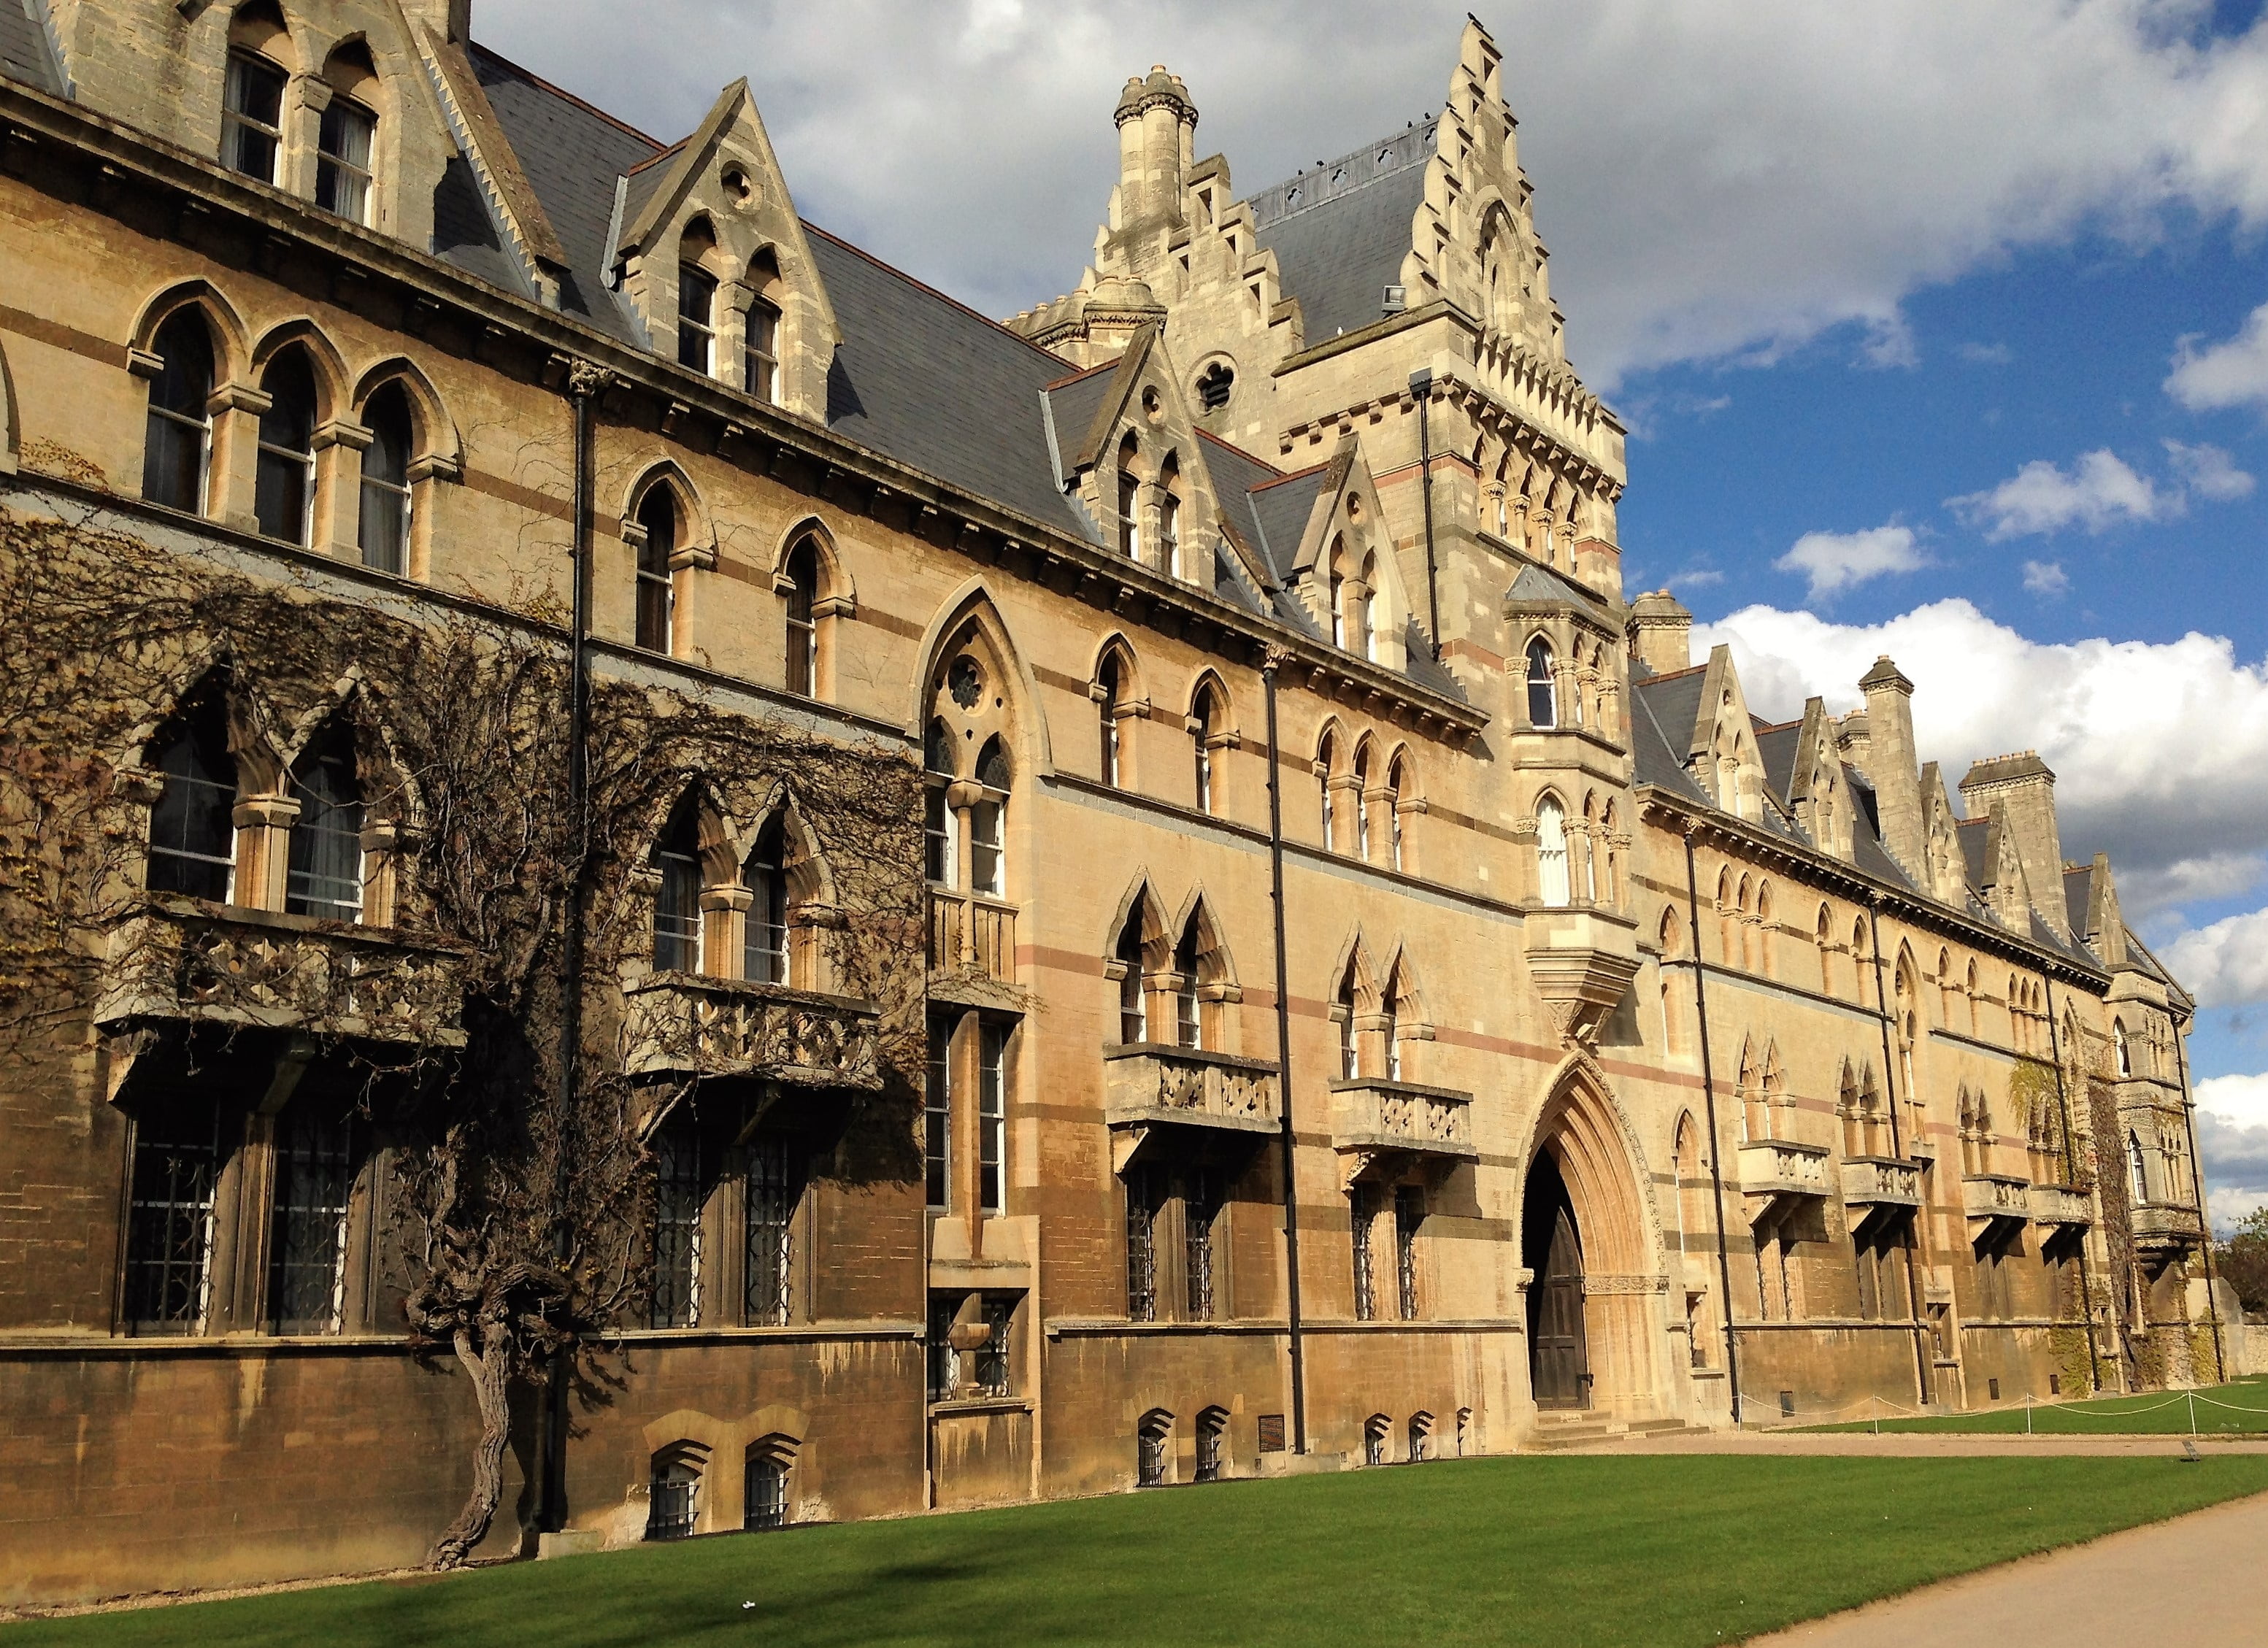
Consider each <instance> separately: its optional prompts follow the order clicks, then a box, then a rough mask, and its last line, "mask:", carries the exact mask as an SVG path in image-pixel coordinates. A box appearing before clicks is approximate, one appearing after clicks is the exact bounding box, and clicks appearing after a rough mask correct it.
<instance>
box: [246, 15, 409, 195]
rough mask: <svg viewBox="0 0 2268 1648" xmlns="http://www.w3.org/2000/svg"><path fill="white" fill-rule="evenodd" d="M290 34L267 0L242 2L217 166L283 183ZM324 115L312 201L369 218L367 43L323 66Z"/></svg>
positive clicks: (372, 131)
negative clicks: (250, 2)
mask: <svg viewBox="0 0 2268 1648" xmlns="http://www.w3.org/2000/svg"><path fill="white" fill-rule="evenodd" d="M292 55H293V54H292V50H291V36H290V34H289V33H287V32H286V30H285V28H284V19H283V17H282V15H281V14H280V13H279V12H278V11H276V7H275V6H274V5H273V4H268V3H267V0H254V4H250V5H247V6H243V7H240V8H239V10H238V11H237V13H236V15H235V17H234V18H232V20H231V22H230V25H229V54H228V73H227V76H226V77H225V79H224V81H223V82H222V92H221V142H220V158H221V164H222V165H223V166H226V167H228V169H229V170H230V171H232V172H236V173H242V174H243V175H244V176H246V177H248V178H251V179H254V180H255V181H258V182H261V183H265V184H268V185H269V187H271V188H283V187H284V186H285V183H286V179H285V177H284V169H283V166H284V156H285V152H286V148H285V143H284V121H285V120H286V118H287V107H288V99H287V96H286V94H287V92H288V91H289V88H290V85H291V67H290V65H289V63H288V62H287V61H286V60H288V59H289V58H291V56H292ZM322 82H323V85H322V88H321V90H322V92H323V93H324V94H326V95H325V100H324V103H323V110H322V114H321V116H320V121H319V123H318V126H317V129H316V137H315V204H316V205H317V206H319V207H320V208H321V209H322V210H325V211H327V212H331V213H333V214H335V215H336V216H338V217H343V218H345V219H346V220H347V221H348V222H349V223H355V224H374V223H376V221H377V203H378V202H377V198H376V193H375V190H374V188H373V182H374V173H373V166H374V165H375V160H374V156H375V154H376V150H377V139H378V114H377V112H376V108H377V100H378V94H379V79H378V73H377V70H376V68H375V66H374V65H373V63H372V60H371V55H370V48H369V47H367V46H365V45H364V44H363V43H362V42H361V41H359V40H356V41H351V42H350V43H349V44H347V45H345V46H342V47H341V48H339V49H338V50H337V51H335V52H334V53H332V54H331V57H330V61H329V62H328V63H326V64H325V65H324V68H323V74H322Z"/></svg>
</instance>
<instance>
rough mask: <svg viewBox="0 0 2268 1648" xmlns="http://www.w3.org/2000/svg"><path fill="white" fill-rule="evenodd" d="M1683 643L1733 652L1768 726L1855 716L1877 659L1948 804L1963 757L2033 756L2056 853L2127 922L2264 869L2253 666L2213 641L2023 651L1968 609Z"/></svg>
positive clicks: (1789, 616)
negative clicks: (1899, 675)
mask: <svg viewBox="0 0 2268 1648" xmlns="http://www.w3.org/2000/svg"><path fill="white" fill-rule="evenodd" d="M1695 633H1696V644H1697V646H1698V647H1703V648H1705V647H1706V646H1708V645H1709V644H1713V643H1716V642H1720V641H1721V642H1726V643H1728V644H1730V645H1731V646H1732V648H1733V652H1734V658H1735V659H1736V661H1737V662H1738V664H1739V666H1740V671H1741V681H1742V685H1743V687H1744V688H1746V690H1747V692H1748V695H1749V703H1751V704H1752V705H1753V706H1754V707H1755V708H1756V711H1757V713H1759V714H1761V715H1764V716H1768V717H1771V718H1773V719H1775V720H1786V719H1787V718H1789V717H1793V716H1795V715H1798V714H1800V713H1801V710H1802V705H1803V701H1804V699H1805V698H1806V697H1807V696H1808V695H1811V694H1813V693H1818V694H1821V695H1823V696H1825V698H1826V699H1827V702H1828V706H1829V708H1830V709H1831V710H1837V711H1840V710H1849V709H1855V708H1857V707H1858V705H1859V702H1860V700H1859V690H1858V686H1857V682H1858V680H1859V676H1861V675H1862V674H1864V673H1866V672H1867V668H1868V667H1869V666H1871V665H1872V664H1873V663H1874V659H1875V658H1876V657H1877V656H1878V655H1880V654H1882V653H1886V652H1887V653H1889V655H1890V656H1891V657H1893V658H1896V660H1897V662H1898V665H1899V667H1900V668H1902V669H1904V671H1905V673H1906V674H1907V675H1908V676H1910V677H1911V679H1912V680H1913V681H1914V683H1915V691H1914V695H1913V715H1914V735H1915V739H1916V741H1917V742H1918V745H1919V746H1920V753H1921V756H1922V759H1923V760H1925V761H1930V760H1935V761H1940V762H1942V763H1943V764H1944V769H1945V774H1946V780H1947V783H1948V785H1949V786H1953V787H1955V803H1956V805H1957V804H1958V801H1959V793H1958V788H1957V786H1958V785H1959V784H1960V781H1961V777H1962V774H1964V773H1965V772H1967V771H1968V769H1969V764H1970V762H1971V761H1977V760H1979V759H1982V758H1984V757H1985V756H1989V755H1997V754H2006V753H2007V752H2008V751H2011V750H2019V749H2036V750H2037V751H2039V753H2040V754H2041V755H2042V757H2043V758H2044V759H2045V760H2046V761H2047V763H2048V765H2049V766H2051V768H2053V769H2055V772H2056V775H2057V780H2058V782H2057V788H2056V793H2057V800H2058V811H2059V812H2060V814H2061V821H2062V835H2063V847H2064V854H2065V857H2069V858H2076V859H2080V860H2081V861H2084V860H2085V859H2087V858H2088V857H2090V856H2092V855H2093V854H2094V853H2095V852H2097V851H2102V852H2108V853H2109V854H2110V857H2111V862H2112V864H2113V865H2114V867H2115V868H2116V870H2117V877H2118V887H2119V896H2120V901H2121V903H2122V904H2123V906H2124V909H2125V911H2126V915H2127V918H2128V919H2129V920H2130V921H2134V922H2138V923H2139V921H2140V920H2141V919H2142V918H2144V917H2145V916H2148V915H2149V914H2150V913H2151V912H2152V911H2153V909H2160V908H2162V907H2164V906H2165V905H2168V904H2169V903H2173V902H2177V901H2180V900H2182V899H2185V898H2190V897H2196V896H2214V897H2235V896H2240V895H2242V894H2244V893H2245V892H2246V891H2247V890H2248V889H2250V887H2253V886H2255V885H2257V883H2258V881H2259V880H2260V879H2261V877H2262V875H2263V872H2268V857H2264V841H2263V834H2262V828H2261V822H2260V820H2262V819H2263V818H2264V817H2268V662H2261V663H2254V664H2250V665H2248V664H2242V663H2240V662H2238V660H2237V658H2236V657H2235V649H2234V648H2233V647H2232V646H2231V645H2230V644H2229V643H2228V641H2227V640H2225V639H2221V638H2218V637H2214V636H2204V635H2198V634H2194V633H2192V634H2190V635H2186V636H2183V637H2182V638H2181V639H2180V640H2178V641H2170V642H2164V643H2149V642H2140V641H2110V640H2102V639H2095V640H2085V641H2075V642H2066V643H2054V644H2048V643H2042V642H2036V641H2032V640H2029V639H2027V638H2026V637H2025V636H2021V635H2019V634H2018V633H2017V632H2016V631H2015V630H2014V629H2010V628H2008V627H2007V625H2005V624H2000V623H1996V622H1993V621H1992V619H1989V618H1987V617H1986V616H1985V614H1983V613H1981V612H1979V611H1977V608H1976V607H1973V606H1972V605H1970V603H1969V602H1968V601H1965V600H1943V601H1936V602H1933V603H1931V604H1930V605H1928V606H1926V607H1918V608H1916V609H1915V610H1914V611H1912V612H1910V613H1907V614H1904V615H1903V616H1901V617H1896V618H1893V619H1890V620H1889V621H1888V622H1884V623H1879V624H1839V623H1834V622H1830V621H1828V620H1826V619H1823V618H1821V617H1819V616H1818V615H1816V614H1813V613H1808V612H1787V611H1783V610H1780V609H1778V608H1775V607H1746V608H1743V609H1742V610H1741V611H1739V612H1736V613H1734V614H1731V615H1730V616H1729V617H1727V618H1725V619H1723V620H1721V621H1719V622H1716V623H1713V624H1705V625H1699V626H1697V627H1696V632H1695ZM2207 931H2211V930H2210V929H2208V930H2207Z"/></svg>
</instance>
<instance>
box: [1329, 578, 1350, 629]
mask: <svg viewBox="0 0 2268 1648" xmlns="http://www.w3.org/2000/svg"><path fill="white" fill-rule="evenodd" d="M1330 602H1331V644H1332V645H1333V646H1335V647H1341V648H1344V646H1345V645H1346V644H1347V610H1346V605H1347V604H1346V579H1345V578H1343V577H1341V576H1340V575H1339V570H1338V568H1337V566H1336V565H1335V566H1333V567H1332V568H1331V585H1330Z"/></svg>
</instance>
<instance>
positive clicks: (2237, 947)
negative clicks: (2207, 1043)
mask: <svg viewBox="0 0 2268 1648" xmlns="http://www.w3.org/2000/svg"><path fill="white" fill-rule="evenodd" d="M2165 960H2166V965H2167V966H2168V967H2171V968H2173V970H2174V976H2175V977H2176V978H2178V979H2180V980H2181V981H2182V982H2183V985H2185V986H2186V987H2187V988H2188V989H2189V990H2190V992H2191V994H2192V995H2194V996H2195V997H2197V998H2198V1004H2199V1005H2200V1006H2205V1007H2235V1006H2241V1005H2244V1004H2250V1003H2256V1002H2268V909H2257V910H2253V911H2252V912H2250V914H2248V915H2242V916H2227V917H2225V918H2223V919H2222V920H2220V921H2217V922H2214V923H2213V924H2212V925H2211V926H2207V927H2199V928H2197V929H2196V930H2194V931H2190V932H2185V933H2183V935H2182V936H2181V937H2180V938H2176V939H2175V940H2174V941H2173V943H2172V944H2170V945H2168V946H2167V947H2166V951H2165ZM2254 1079H2256V1080H2258V1081H2260V1082H2262V1083H2263V1084H2268V1077H2258V1078H2254ZM2262 1097H2263V1103H2264V1109H2263V1111H2262V1114H2261V1120H2262V1122H2264V1123H2268V1085H2264V1087H2263V1089H2262Z"/></svg>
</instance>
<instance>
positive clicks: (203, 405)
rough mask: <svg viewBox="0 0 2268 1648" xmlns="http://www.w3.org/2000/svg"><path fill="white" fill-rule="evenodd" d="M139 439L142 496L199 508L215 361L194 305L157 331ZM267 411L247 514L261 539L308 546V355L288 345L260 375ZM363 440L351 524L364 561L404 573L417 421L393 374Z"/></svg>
mask: <svg viewBox="0 0 2268 1648" xmlns="http://www.w3.org/2000/svg"><path fill="white" fill-rule="evenodd" d="M152 353H154V354H155V355H156V356H157V357H158V368H157V371H156V372H155V373H154V375H153V376H152V377H151V380H150V397H149V414H148V419H147V423H146V427H145V432H144V440H143V462H142V495H143V497H145V498H147V499H148V500H149V501H150V502H151V503H153V504H164V505H166V507H167V508H169V509H177V510H182V511H188V512H190V513H195V514H203V513H205V512H207V511H208V510H209V508H210V504H211V500H210V497H209V496H208V489H209V487H210V469H211V463H212V437H213V423H212V418H213V414H212V403H213V392H214V387H215V384H214V379H215V376H216V362H215V359H214V352H213V336H212V330H211V327H210V325H209V324H208V323H207V321H206V320H205V318H204V316H203V313H202V312H201V311H200V310H198V309H197V308H196V307H195V306H194V305H188V306H185V307H183V308H181V309H179V310H177V311H175V312H174V313H173V314H172V315H171V316H169V317H168V318H167V319H166V321H165V323H164V324H163V325H161V326H160V327H158V332H157V335H156V336H155V338H154V339H153V349H152ZM260 392H261V394H262V395H263V396H265V397H266V400H267V406H266V408H265V409H264V410H263V411H261V413H260V415H259V423H258V428H257V431H256V435H257V447H258V451H257V455H256V458H255V460H254V482H253V515H254V520H255V522H256V524H257V526H258V527H259V530H260V533H261V535H262V536H263V537H268V538H273V539H276V540H278V541H282V542H284V543H290V544H297V545H298V546H300V547H301V548H311V547H313V541H314V523H315V505H316V466H315V430H316V428H317V425H318V423H320V416H321V412H320V405H321V402H320V390H319V385H318V380H317V378H316V375H315V370H314V366H313V361H312V360H311V358H310V357H309V354H308V351H307V349H306V347H305V346H303V345H300V344H289V345H286V346H285V347H284V348H283V349H279V350H277V351H276V355H275V357H274V358H273V359H271V360H270V361H269V364H268V366H267V369H266V371H264V372H262V373H261V379H260ZM360 416H361V419H362V423H363V427H364V428H365V429H366V430H368V431H369V433H370V445H369V447H368V449H367V450H365V452H363V453H362V478H361V485H360V489H361V497H360V498H359V500H358V507H357V523H356V540H357V548H359V549H360V551H361V554H362V560H363V564H364V565H365V566H368V567H372V568H374V569H376V570H379V571H381V572H392V573H396V574H399V573H402V572H405V571H407V570H409V542H410V507H411V498H412V489H411V484H410V475H411V464H412V462H413V460H414V456H415V453H416V445H417V442H416V421H415V416H414V414H413V411H412V408H411V403H410V400H409V394H408V393H407V392H406V391H405V390H404V389H403V388H402V386H401V383H400V382H399V381H398V380H394V381H389V382H387V383H384V384H381V385H380V386H379V387H378V388H377V389H375V390H373V391H372V393H371V394H370V395H369V397H368V398H367V400H366V401H365V403H364V405H363V407H362V408H361V412H360Z"/></svg>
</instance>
